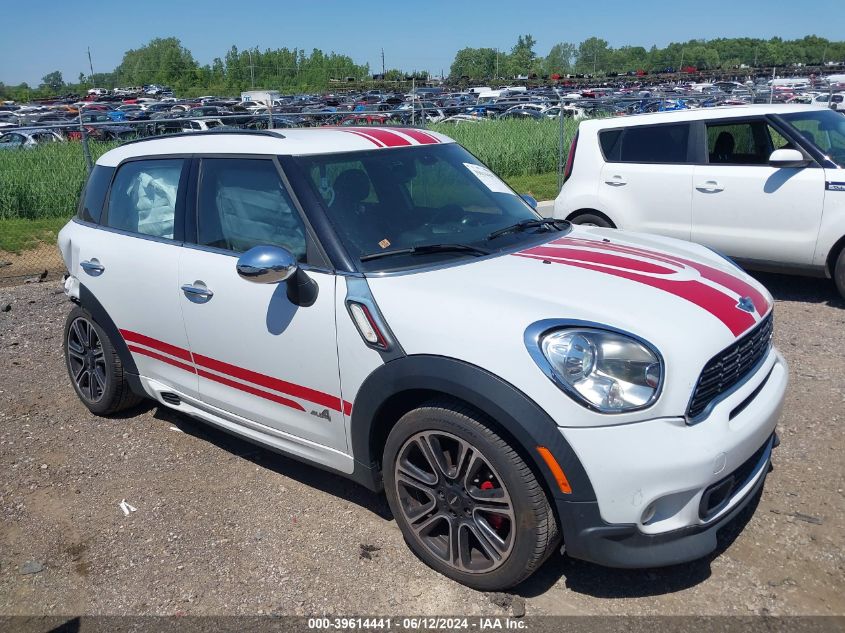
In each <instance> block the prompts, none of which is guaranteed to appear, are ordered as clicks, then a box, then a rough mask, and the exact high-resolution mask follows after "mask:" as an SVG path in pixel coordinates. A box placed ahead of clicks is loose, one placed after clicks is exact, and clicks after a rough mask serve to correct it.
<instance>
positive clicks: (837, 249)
mask: <svg viewBox="0 0 845 633" xmlns="http://www.w3.org/2000/svg"><path fill="white" fill-rule="evenodd" d="M843 249H845V235H843V236H842V237H840V238H839V239H838V240H836V242H835V243H834V244H833V247H832V248H831V249H830V252H829V253H828V254H827V260H826V261H825V269H826V272H827V274H828V276H829V277H831V278H832V277H834V275H835V274H836V260H837V259H839V254H840V253H841V252H842V250H843Z"/></svg>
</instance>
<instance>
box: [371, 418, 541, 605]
mask: <svg viewBox="0 0 845 633" xmlns="http://www.w3.org/2000/svg"><path fill="white" fill-rule="evenodd" d="M424 451H428V452H427V453H425V452H424ZM435 454H437V455H440V456H441V459H440V460H433V458H432V455H435ZM383 464H384V482H385V491H386V495H387V500H388V503H389V504H390V508H391V510H392V511H393V516H394V517H395V518H396V522H397V524H398V525H399V528H400V529H401V530H402V534H403V536H404V537H405V541H406V542H407V543H408V546H409V547H410V548H411V550H412V551H413V552H414V553H415V554H416V555H417V556H418V557H419V558H421V559H422V560H423V562H425V563H426V564H427V565H429V566H430V567H432V568H433V569H435V570H436V571H439V572H440V573H441V574H443V575H445V576H448V577H449V578H451V579H453V580H456V581H457V582H459V583H461V584H464V585H467V586H469V587H472V588H474V589H479V590H482V591H495V590H502V589H507V588H509V587H513V586H514V585H516V584H518V583H520V582H521V581H523V580H525V579H526V578H528V576H530V575H531V574H532V573H534V572H535V571H536V570H537V569H538V568H539V567H540V566H541V565H542V563H543V561H544V560H545V559H546V558H547V557H548V555H549V554H551V553H552V551H553V550H554V546H555V545H556V543H557V541H558V528H557V523H556V521H555V518H554V514H553V512H552V509H551V507H550V506H549V502H548V500H547V498H546V494H545V492H544V491H543V488H542V487H541V486H540V484H539V483H538V481H537V479H536V478H535V476H534V473H533V472H532V471H531V469H530V468H529V467H528V466H527V465H526V464H525V462H524V461H523V460H522V458H521V457H520V456H519V454H518V453H517V452H516V451H515V450H514V449H513V447H512V446H510V445H509V444H508V443H507V442H506V441H505V440H504V439H502V438H501V437H500V436H499V435H497V434H496V432H495V431H493V430H492V428H491V427H490V425H489V424H487V423H486V422H485V420H484V419H483V418H482V417H481V416H479V415H478V413H477V412H475V411H474V410H472V409H470V408H469V407H465V406H462V405H460V404H457V403H452V402H448V401H443V402H432V403H429V404H426V405H424V406H422V407H421V408H419V409H415V410H413V411H410V412H409V413H406V414H405V415H404V416H402V418H401V419H400V420H399V421H398V422H397V423H396V425H395V426H394V427H393V429H392V430H391V431H390V434H389V436H388V438H387V443H386V445H385V449H384V461H383ZM435 464H439V466H438V465H435ZM453 464H455V465H456V466H453ZM411 473H413V475H412V474H411ZM484 497H486V498H487V499H492V500H493V501H490V502H488V501H486V500H485V499H484ZM488 508H489V509H491V510H494V511H492V512H488V511H487V509H488ZM456 551H457V552H460V553H459V554H458V555H455V554H454V552H456Z"/></svg>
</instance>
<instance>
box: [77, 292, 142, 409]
mask: <svg viewBox="0 0 845 633" xmlns="http://www.w3.org/2000/svg"><path fill="white" fill-rule="evenodd" d="M79 305H80V306H81V307H82V308H84V309H85V310H87V311H88V312H89V314H91V318H92V319H94V322H95V323H96V324H97V325H99V326H100V327H101V328H103V330H104V331H105V333H106V335H107V336H108V337H109V341H111V344H112V346H114V349H115V351H116V352H117V355H118V356H119V357H120V362H121V364H122V365H123V373H124V376H125V378H126V381H127V382H128V383H129V388H130V389H132V391H133V392H135V393H136V394H138V395H139V396H143V397H144V398H147V397H149V396H148V394H147V392H146V391H144V387H143V386H142V385H141V380H140V379H139V378H138V366H137V365H136V364H135V359H134V358H132V353H131V352H130V351H129V348H128V347H127V346H126V341H124V340H123V335H122V334H121V333H120V330H119V329H118V327H117V325H115V323H114V321H113V320H112V318H111V317H110V316H109V313H108V312H107V311H106V309H105V308H104V307H103V304H102V303H100V301H99V300H98V299H97V297H96V296H94V293H93V292H91V290H90V289H89V288H88V287H87V286H86V285H85V284H83V283H80V284H79Z"/></svg>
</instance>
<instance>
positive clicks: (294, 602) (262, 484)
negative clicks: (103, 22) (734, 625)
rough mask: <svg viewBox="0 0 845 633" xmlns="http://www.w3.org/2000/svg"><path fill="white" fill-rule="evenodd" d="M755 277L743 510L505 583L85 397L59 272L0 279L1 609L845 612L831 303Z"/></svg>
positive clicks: (202, 438)
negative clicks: (757, 408)
mask: <svg viewBox="0 0 845 633" xmlns="http://www.w3.org/2000/svg"><path fill="white" fill-rule="evenodd" d="M761 278H762V279H763V281H764V283H766V284H767V285H768V286H769V287H770V288H771V290H772V292H773V294H774V295H775V297H776V299H777V307H776V336H775V338H776V343H777V345H778V346H779V347H780V349H781V350H782V351H783V353H784V354H785V356H786V358H787V360H788V361H789V364H790V369H791V385H790V388H789V394H788V398H787V404H786V408H785V412H784V416H783V420H782V422H781V423H780V427H779V429H780V433H781V438H782V444H781V446H780V448H779V449H777V451H776V453H775V457H774V465H775V468H774V471H773V472H772V473H771V474H770V476H769V479H768V482H767V485H766V488H765V490H764V492H763V494H762V497H761V499H760V501H759V504H758V505H757V507H756V511H755V512H754V513H753V516H751V513H746V514H745V515H744V516H742V517H741V520H740V521H739V522H738V523H737V524H735V525H732V526H730V527H729V528H726V529H725V530H723V532H722V536H723V539H722V540H723V543H722V546H721V547H720V550H719V551H718V552H717V553H716V554H715V555H714V556H711V557H709V558H708V559H706V560H702V561H698V562H695V563H691V564H687V565H683V566H678V567H674V568H667V569H655V570H642V571H619V570H610V569H604V568H601V567H597V566H594V565H591V564H587V563H581V562H578V561H574V560H570V559H568V558H566V557H563V556H560V555H555V556H553V557H552V559H551V560H549V561H548V562H547V564H546V565H545V566H544V567H543V569H542V570H541V571H540V573H538V574H537V575H535V576H534V577H533V578H531V579H529V580H528V581H527V582H526V583H524V584H523V585H521V586H519V587H517V588H516V589H515V590H514V591H513V593H512V595H508V596H503V595H501V594H498V595H497V594H483V593H479V592H475V591H472V590H470V589H467V588H465V587H462V586H460V585H457V584H455V583H453V582H451V581H449V580H447V579H446V578H444V577H442V576H440V575H438V574H436V573H435V572H433V571H432V570H430V569H429V568H428V567H426V566H425V565H424V564H422V563H421V562H420V561H419V560H417V559H416V558H415V557H414V556H413V555H412V554H411V552H410V550H409V549H408V548H407V547H406V546H405V544H404V542H403V540H402V537H401V534H400V532H399V530H398V528H397V527H396V524H395V522H394V521H393V520H392V518H391V516H390V512H389V509H388V508H387V505H386V503H385V501H384V499H383V498H382V497H379V496H376V495H373V494H371V493H370V492H368V491H366V490H365V489H363V488H360V487H358V486H356V485H355V484H353V483H351V482H349V481H346V480H345V479H342V478H340V477H337V476H334V475H331V474H327V473H324V472H322V471H320V470H317V469H315V468H311V467H308V466H305V465H302V464H299V463H296V462H294V461H291V460H288V459H285V458H283V457H280V456H278V455H276V454H274V453H271V452H269V451H266V450H263V449H260V448H257V447H255V446H253V445H250V444H247V443H245V442H242V441H240V440H237V439H234V438H232V437H230V436H228V435H225V434H223V433H221V432H217V431H215V430H213V429H211V428H210V427H207V426H205V425H204V424H202V423H200V422H197V421H194V420H191V419H189V418H186V417H182V416H181V415H177V414H175V413H173V412H171V411H169V410H167V409H165V408H162V407H158V406H146V407H143V408H141V409H140V410H138V411H135V412H133V413H131V414H130V415H127V416H125V417H123V418H120V419H101V418H97V417H94V416H93V415H91V414H89V412H88V411H87V409H85V408H84V407H83V406H82V404H80V402H79V401H78V400H77V398H76V396H75V394H74V392H73V391H72V389H71V387H70V384H69V381H68V378H67V376H66V374H65V370H64V367H63V364H62V358H61V351H60V350H61V338H62V325H63V320H64V316H65V314H66V313H67V311H68V310H69V306H70V304H69V303H68V302H67V301H66V299H65V297H64V295H63V294H61V292H60V290H59V285H58V283H57V282H56V281H47V282H45V283H41V284H39V283H29V284H23V285H18V286H15V287H5V288H0V614H3V615H13V614H21V615H23V614H33V615H34V614H65V615H66V614H124V615H125V614H186V615H199V614H300V615H302V614H324V613H329V614H338V615H351V614H362V615H366V614H381V615H390V614H405V615H407V614H452V615H457V614H467V615H480V614H485V615H507V614H509V613H514V612H517V611H521V610H522V609H523V608H524V610H525V612H526V614H527V615H551V614H599V615H601V614H631V615H638V614H699V615H718V614H735V615H745V616H747V615H752V614H773V615H785V614H820V615H832V614H840V615H841V614H845V496H844V495H843V487H845V482H843V471H845V467H844V466H843V464H845V460H843V455H844V454H845V453H844V452H843V449H845V304H843V302H842V301H840V300H839V299H836V298H835V293H834V289H833V286H832V284H831V283H830V282H827V281H819V280H809V279H797V278H786V277H775V276H764V277H761ZM7 305H9V306H10V309H9V310H8V311H5V308H6V306H7ZM124 499H125V500H126V501H127V502H128V503H129V504H131V505H132V506H134V507H135V508H136V509H137V511H136V512H132V513H130V515H129V516H124V513H123V512H122V511H121V509H120V508H119V507H118V506H119V504H120V502H121V501H122V500H124ZM742 524H745V525H744V530H743V531H742V532H741V533H739V534H738V535H737V533H738V529H739V527H741V526H742Z"/></svg>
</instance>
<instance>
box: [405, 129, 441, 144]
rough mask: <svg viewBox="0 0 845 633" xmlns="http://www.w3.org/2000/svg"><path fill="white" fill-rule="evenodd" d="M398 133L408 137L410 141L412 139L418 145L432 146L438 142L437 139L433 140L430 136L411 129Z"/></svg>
mask: <svg viewBox="0 0 845 633" xmlns="http://www.w3.org/2000/svg"><path fill="white" fill-rule="evenodd" d="M399 131H400V132H401V133H402V134H404V135H405V136H410V137H411V138H412V139H414V140H415V141H416V142H417V143H419V144H420V145H432V144H434V143H439V142H440V141H439V140H437V138H435V137H434V136H432V135H431V134H428V133H426V132H423V131H422V130H415V129H413V128H408V129H404V128H403V129H401V130H399Z"/></svg>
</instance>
